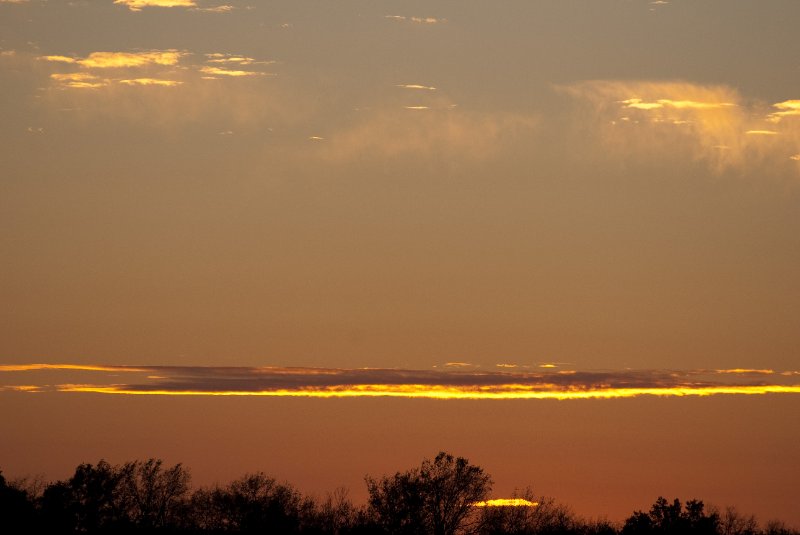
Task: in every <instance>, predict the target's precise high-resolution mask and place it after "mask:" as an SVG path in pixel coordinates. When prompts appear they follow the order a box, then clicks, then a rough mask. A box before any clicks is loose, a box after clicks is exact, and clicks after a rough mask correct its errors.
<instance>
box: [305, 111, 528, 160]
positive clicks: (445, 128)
mask: <svg viewBox="0 0 800 535" xmlns="http://www.w3.org/2000/svg"><path fill="white" fill-rule="evenodd" d="M535 124H536V121H535V120H534V119H533V118H532V117H529V116H523V115H518V114H511V113H480V112H468V111H458V110H455V109H453V105H452V104H450V103H448V102H447V101H437V102H431V103H430V105H424V106H423V105H415V106H400V109H395V108H391V109H379V110H376V111H375V112H371V113H370V114H368V115H366V116H365V117H364V118H363V119H362V120H360V121H359V122H356V123H355V124H352V125H349V126H344V127H342V128H341V129H340V130H338V131H332V132H329V133H327V134H326V135H325V137H326V138H327V139H328V140H329V141H330V142H329V143H327V144H326V145H325V147H324V148H322V149H321V152H320V155H321V156H322V157H323V158H326V159H328V160H331V161H336V162H346V161H351V160H354V159H357V160H362V159H364V158H378V159H380V158H395V157H403V156H418V157H421V156H425V157H433V158H447V159H450V161H458V160H464V159H466V160H467V161H475V160H481V159H486V158H489V157H493V156H494V155H496V154H498V153H499V152H500V151H501V150H503V149H504V148H507V147H509V146H511V145H513V143H512V142H514V141H516V140H517V139H519V138H520V137H521V134H522V133H523V132H524V133H528V132H529V131H531V130H532V129H534V128H535Z"/></svg>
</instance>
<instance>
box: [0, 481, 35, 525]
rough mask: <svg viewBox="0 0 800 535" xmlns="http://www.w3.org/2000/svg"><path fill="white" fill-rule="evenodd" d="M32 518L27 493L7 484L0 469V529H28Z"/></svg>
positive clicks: (31, 507)
mask: <svg viewBox="0 0 800 535" xmlns="http://www.w3.org/2000/svg"><path fill="white" fill-rule="evenodd" d="M33 518H34V509H33V505H32V504H31V502H30V500H29V496H28V494H27V493H26V492H25V491H24V490H22V489H19V488H16V486H14V485H13V484H12V485H9V484H8V483H7V482H6V478H5V477H3V472H2V471H0V531H4V530H8V533H23V532H25V531H28V530H29V529H30V525H31V522H32V521H33Z"/></svg>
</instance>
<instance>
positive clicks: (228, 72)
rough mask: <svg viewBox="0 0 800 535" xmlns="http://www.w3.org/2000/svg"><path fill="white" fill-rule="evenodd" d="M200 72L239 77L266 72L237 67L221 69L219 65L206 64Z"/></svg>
mask: <svg viewBox="0 0 800 535" xmlns="http://www.w3.org/2000/svg"><path fill="white" fill-rule="evenodd" d="M200 72H202V73H204V74H210V75H212V76H230V77H234V78H236V77H241V76H265V75H266V74H267V73H265V72H261V71H243V70H239V69H223V68H221V67H212V66H210V65H206V66H205V67H201V68H200Z"/></svg>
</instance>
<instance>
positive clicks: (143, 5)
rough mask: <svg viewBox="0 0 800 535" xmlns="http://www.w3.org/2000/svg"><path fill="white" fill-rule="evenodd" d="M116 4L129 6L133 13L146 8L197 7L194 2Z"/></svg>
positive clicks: (141, 0)
mask: <svg viewBox="0 0 800 535" xmlns="http://www.w3.org/2000/svg"><path fill="white" fill-rule="evenodd" d="M114 3H115V4H121V5H123V6H127V7H128V9H130V10H131V11H141V10H142V9H144V8H146V7H197V3H195V1H194V0H114Z"/></svg>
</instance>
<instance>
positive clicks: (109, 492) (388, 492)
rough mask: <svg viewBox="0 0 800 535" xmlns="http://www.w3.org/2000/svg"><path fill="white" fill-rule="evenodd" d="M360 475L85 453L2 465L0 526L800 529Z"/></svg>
mask: <svg viewBox="0 0 800 535" xmlns="http://www.w3.org/2000/svg"><path fill="white" fill-rule="evenodd" d="M366 483H367V491H368V494H369V499H368V502H367V504H365V505H363V506H357V505H355V504H353V503H352V502H351V501H350V500H349V499H348V497H347V492H346V491H344V490H339V491H336V492H334V493H332V494H329V495H328V496H327V497H325V498H324V499H317V498H313V497H309V496H305V495H303V494H301V493H300V492H299V491H298V490H297V489H295V488H294V487H293V486H292V485H290V484H288V483H280V482H278V481H276V480H275V479H274V478H271V477H269V476H267V475H265V474H263V473H255V474H247V475H245V476H243V477H241V478H240V479H237V480H235V481H233V482H231V483H228V484H227V485H223V486H220V485H216V486H213V487H207V488H199V489H196V490H192V489H191V487H190V475H189V471H188V470H187V469H186V468H185V467H183V466H182V465H181V464H177V465H175V466H165V465H164V463H163V462H162V461H161V460H157V459H150V460H147V461H131V462H127V463H124V464H120V465H111V464H109V463H108V462H106V461H100V462H98V463H97V464H96V465H92V464H82V465H80V466H78V467H77V468H76V469H75V473H74V474H73V475H72V477H70V478H69V479H67V480H63V481H56V482H52V483H46V484H45V483H42V482H39V481H36V480H33V481H31V480H24V479H23V480H18V481H13V482H8V481H6V479H5V478H4V477H3V475H2V472H0V533H3V534H6V535H15V534H18V533H19V534H23V533H49V534H62V533H86V534H106V533H108V534H111V533H114V534H126V533H165V534H166V533H174V534H187V535H188V534H218V533H220V534H221V533H262V534H297V535H359V534H363V535H369V534H391V535H457V534H472V535H510V534H514V535H562V534H563V535H616V534H619V535H646V534H647V535H649V534H658V535H670V534H688V535H800V532H798V531H796V530H790V529H787V528H786V527H785V526H784V525H783V524H781V523H779V522H771V523H769V524H767V525H766V526H760V525H759V524H758V522H757V521H756V519H755V518H754V517H752V516H745V515H742V514H740V513H738V512H737V511H736V510H735V509H733V508H728V509H725V510H724V511H717V510H708V509H707V508H706V507H705V505H704V504H703V502H702V501H699V500H690V501H687V502H685V503H681V502H680V501H679V500H677V499H675V500H673V501H672V502H670V501H667V500H665V499H664V498H658V499H657V500H656V501H655V503H653V505H652V507H651V508H650V510H649V511H635V512H634V513H633V514H632V515H631V516H630V517H629V518H628V519H627V520H626V521H625V522H624V523H623V524H621V525H615V524H612V523H610V522H607V521H603V520H600V521H587V520H583V519H581V518H579V517H577V516H576V515H574V514H573V513H572V512H571V511H570V509H569V508H568V507H566V506H564V505H561V504H558V503H556V502H555V501H554V500H552V499H547V498H544V497H537V496H535V495H534V494H533V492H531V491H530V490H526V491H523V492H520V493H517V495H516V496H514V498H519V499H521V500H526V501H527V502H530V504H535V505H528V506H510V505H506V506H486V505H485V501H486V500H487V499H488V498H489V496H490V491H491V486H492V480H491V478H490V477H489V475H488V474H486V473H485V472H484V471H483V469H482V468H480V467H479V466H476V465H473V464H470V463H469V462H468V461H467V460H466V459H464V458H462V457H454V456H452V455H450V454H447V453H439V455H437V456H436V457H435V458H434V459H432V460H430V459H426V460H424V461H423V462H422V464H421V465H420V466H419V467H416V468H412V469H410V470H406V471H404V472H397V473H396V474H394V475H392V476H382V477H380V478H372V477H367V478H366ZM481 502H484V504H483V506H480V505H478V504H480V503H481ZM518 503H524V502H518Z"/></svg>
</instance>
